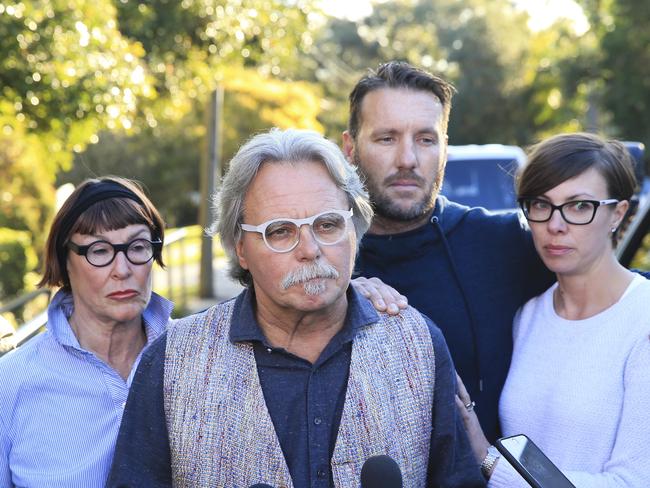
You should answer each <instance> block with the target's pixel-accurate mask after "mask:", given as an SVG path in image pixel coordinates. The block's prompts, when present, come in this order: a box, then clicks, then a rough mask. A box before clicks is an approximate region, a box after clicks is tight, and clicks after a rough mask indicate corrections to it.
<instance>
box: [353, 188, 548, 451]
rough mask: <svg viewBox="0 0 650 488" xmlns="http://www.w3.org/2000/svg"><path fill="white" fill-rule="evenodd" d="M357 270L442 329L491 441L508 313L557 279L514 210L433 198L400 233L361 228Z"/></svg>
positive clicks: (507, 343)
mask: <svg viewBox="0 0 650 488" xmlns="http://www.w3.org/2000/svg"><path fill="white" fill-rule="evenodd" d="M355 274H356V276H366V277H372V276H376V277H377V278H379V279H381V280H382V281H384V282H385V283H388V284H389V285H391V286H393V287H394V288H396V289H397V290H399V291H400V292H401V293H403V294H404V295H406V296H407V297H408V299H409V303H410V304H411V305H412V306H414V307H415V308H416V309H418V310H419V311H420V312H422V313H423V314H425V315H427V316H428V317H429V318H431V319H432V320H433V321H434V322H435V324H436V325H437V326H438V327H439V328H440V329H441V330H442V332H443V334H444V336H445V339H446V341H447V344H448V346H449V350H450V351H451V356H452V359H453V361H454V364H455V365H456V369H457V371H458V373H459V374H460V376H461V378H462V379H463V381H464V383H465V385H466V386H467V389H468V391H469V393H470V396H471V398H472V399H473V400H474V401H476V405H477V406H476V412H477V414H478V417H479V420H480V421H481V426H482V427H483V431H484V432H485V435H486V436H487V438H488V439H489V440H490V441H492V442H493V441H494V440H495V438H496V437H497V436H498V432H499V423H498V401H499V395H500V394H501V389H502V387H503V384H504V382H505V379H506V375H507V374H508V368H509V366H510V356H511V354H512V321H513V318H514V315H515V313H516V311H517V309H518V308H519V307H520V306H521V305H523V304H524V303H525V302H526V301H528V300H529V299H530V298H532V297H534V296H536V295H539V294H540V293H542V292H543V291H544V290H545V289H547V288H548V287H549V286H550V285H551V284H552V283H553V281H554V279H555V277H554V275H553V274H552V273H551V272H550V271H549V270H548V269H547V268H546V267H545V266H544V264H543V263H542V261H541V259H540V258H539V257H538V255H537V253H536V251H535V248H534V246H533V241H532V237H531V234H530V231H529V229H528V227H527V225H526V224H525V223H524V222H523V221H522V220H521V219H520V217H519V215H518V214H517V213H515V212H510V213H500V214H494V213H490V212H488V211H486V210H485V209H481V208H471V209H470V208H468V207H465V206H462V205H458V204H455V203H453V202H450V201H449V200H447V199H446V198H444V197H438V199H437V200H436V206H435V209H434V212H433V214H432V216H431V219H430V221H429V222H428V223H427V224H426V225H424V226H422V227H420V228H418V229H415V230H413V231H410V232H405V233H402V234H393V235H381V236H380V235H373V234H366V236H365V237H364V238H363V240H362V241H361V246H360V251H359V256H358V258H357V264H356V273H355Z"/></svg>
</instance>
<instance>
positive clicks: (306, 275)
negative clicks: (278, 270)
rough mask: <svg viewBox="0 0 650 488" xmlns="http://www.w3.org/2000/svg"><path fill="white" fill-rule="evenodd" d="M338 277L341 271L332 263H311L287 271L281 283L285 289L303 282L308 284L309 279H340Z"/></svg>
mask: <svg viewBox="0 0 650 488" xmlns="http://www.w3.org/2000/svg"><path fill="white" fill-rule="evenodd" d="M338 277H339V272H338V271H337V270H336V268H335V267H334V266H332V265H331V264H324V263H311V264H306V265H304V266H301V267H300V268H298V269H294V270H293V271H290V272H289V273H287V275H286V276H285V277H284V279H283V280H282V283H281V285H282V288H283V289H284V290H287V289H288V288H290V287H292V286H295V285H299V284H301V283H306V284H308V283H307V282H308V281H309V280H314V279H317V278H332V279H338ZM318 288H320V287H318ZM305 291H307V292H308V293H309V291H308V290H307V289H305ZM309 294H312V293H309ZM314 294H315V293H314Z"/></svg>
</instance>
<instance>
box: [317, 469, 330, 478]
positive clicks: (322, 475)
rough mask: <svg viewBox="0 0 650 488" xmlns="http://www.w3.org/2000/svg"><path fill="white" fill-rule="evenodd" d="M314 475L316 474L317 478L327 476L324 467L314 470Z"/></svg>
mask: <svg viewBox="0 0 650 488" xmlns="http://www.w3.org/2000/svg"><path fill="white" fill-rule="evenodd" d="M316 476H318V477H319V478H325V476H327V473H326V472H325V470H324V469H319V470H318V471H316Z"/></svg>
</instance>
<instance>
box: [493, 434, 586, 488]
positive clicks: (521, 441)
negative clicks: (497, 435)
mask: <svg viewBox="0 0 650 488" xmlns="http://www.w3.org/2000/svg"><path fill="white" fill-rule="evenodd" d="M495 446H496V448H497V449H498V450H499V452H500V453H501V454H503V457H504V458H506V459H507V460H508V462H509V463H510V464H511V465H512V466H513V467H514V468H515V469H516V470H517V472H518V473H519V474H520V475H521V476H522V478H524V479H525V480H526V482H527V483H528V484H529V485H530V486H532V487H533V488H575V486H574V485H573V484H572V483H571V482H570V481H569V480H568V479H567V477H566V476H564V474H562V471H560V470H559V468H558V467H557V466H556V465H555V464H553V463H552V462H551V460H550V459H549V458H547V457H546V455H545V454H544V453H543V452H542V450H541V449H540V448H539V447H537V446H536V445H535V443H534V442H533V441H531V440H530V439H529V438H528V437H527V436H525V435H524V434H519V435H513V436H511V437H502V438H501V439H497V441H496V443H495Z"/></svg>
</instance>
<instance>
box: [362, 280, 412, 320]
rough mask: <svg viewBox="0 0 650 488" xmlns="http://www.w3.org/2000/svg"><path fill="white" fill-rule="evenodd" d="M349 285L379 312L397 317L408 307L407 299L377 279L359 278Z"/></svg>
mask: <svg viewBox="0 0 650 488" xmlns="http://www.w3.org/2000/svg"><path fill="white" fill-rule="evenodd" d="M350 283H351V284H352V286H354V289H355V290H357V291H358V292H359V293H361V294H362V295H363V296H364V297H366V298H368V299H369V300H370V301H371V302H372V305H373V306H374V307H375V309H376V310H377V311H379V312H386V313H388V314H389V315H397V314H398V313H399V312H400V310H403V309H405V308H406V307H408V300H407V298H406V297H405V296H404V295H402V294H401V293H399V292H398V291H397V290H396V289H395V288H393V287H392V286H388V285H387V284H386V283H384V282H383V281H381V280H380V279H379V278H364V277H359V278H356V279H354V280H352V281H351V282H350Z"/></svg>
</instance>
